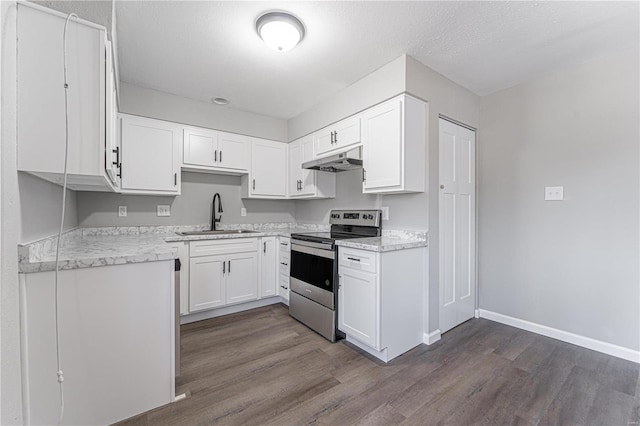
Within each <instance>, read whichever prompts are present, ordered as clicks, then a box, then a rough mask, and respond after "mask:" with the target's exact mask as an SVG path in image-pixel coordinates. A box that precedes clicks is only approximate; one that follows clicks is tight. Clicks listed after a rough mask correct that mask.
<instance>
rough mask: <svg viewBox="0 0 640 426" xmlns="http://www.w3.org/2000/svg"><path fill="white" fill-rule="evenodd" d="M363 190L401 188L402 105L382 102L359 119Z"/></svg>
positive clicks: (400, 103)
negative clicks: (360, 126)
mask: <svg viewBox="0 0 640 426" xmlns="http://www.w3.org/2000/svg"><path fill="white" fill-rule="evenodd" d="M362 127H363V131H362V133H363V137H362V141H363V142H362V153H363V164H364V173H365V175H364V176H365V180H364V182H363V188H364V190H371V189H379V188H387V187H398V186H401V185H402V158H403V152H402V149H403V146H402V101H401V100H399V99H396V100H393V101H391V102H386V103H384V104H382V105H379V106H377V107H374V108H371V109H370V110H367V111H366V112H365V113H364V114H363V115H362Z"/></svg>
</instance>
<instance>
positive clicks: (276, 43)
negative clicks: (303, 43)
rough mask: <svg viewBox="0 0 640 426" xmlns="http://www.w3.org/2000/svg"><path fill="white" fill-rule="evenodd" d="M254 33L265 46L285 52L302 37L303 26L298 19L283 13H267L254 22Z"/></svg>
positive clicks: (294, 45)
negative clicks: (256, 33)
mask: <svg viewBox="0 0 640 426" xmlns="http://www.w3.org/2000/svg"><path fill="white" fill-rule="evenodd" d="M256 31H257V32H258V35H259V36H260V38H262V40H263V41H264V42H265V44H266V45H267V46H269V47H270V48H272V49H273V50H275V51H277V52H287V51H289V50H291V49H293V48H294V47H296V45H297V44H298V43H300V40H302V38H303V37H304V26H303V25H302V22H300V20H299V19H298V18H296V17H295V16H293V15H290V14H288V13H285V12H268V13H265V14H264V15H262V16H260V17H259V18H258V20H257V21H256Z"/></svg>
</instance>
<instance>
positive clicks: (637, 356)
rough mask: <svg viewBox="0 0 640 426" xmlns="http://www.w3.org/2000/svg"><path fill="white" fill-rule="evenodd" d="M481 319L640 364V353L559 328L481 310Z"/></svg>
mask: <svg viewBox="0 0 640 426" xmlns="http://www.w3.org/2000/svg"><path fill="white" fill-rule="evenodd" d="M479 313H480V317H481V318H486V319H488V320H491V321H495V322H499V323H502V324H506V325H510V326H512V327H516V328H520V329H522V330H527V331H531V332H532V333H537V334H541V335H543V336H547V337H551V338H553V339H557V340H562V341H563V342H567V343H571V344H573V345H577V346H582V347H583V348H587V349H592V350H594V351H598V352H602V353H605V354H607V355H611V356H615V357H617V358H622V359H626V360H628V361H632V362H637V363H640V351H635V350H633V349H629V348H625V347H622V346H618V345H614V344H612V343H607V342H603V341H601V340H596V339H592V338H590V337H586V336H581V335H579V334H574V333H570V332H568V331H564V330H558V329H557V328H552V327H548V326H546V325H542V324H537V323H534V322H530V321H526V320H522V319H519V318H514V317H510V316H507V315H503V314H498V313H496V312H491V311H487V310H484V309H479Z"/></svg>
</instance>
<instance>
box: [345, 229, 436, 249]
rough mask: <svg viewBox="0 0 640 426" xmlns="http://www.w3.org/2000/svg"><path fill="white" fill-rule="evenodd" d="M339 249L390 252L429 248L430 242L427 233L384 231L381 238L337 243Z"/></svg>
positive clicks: (355, 239) (357, 239)
mask: <svg viewBox="0 0 640 426" xmlns="http://www.w3.org/2000/svg"><path fill="white" fill-rule="evenodd" d="M336 245H337V246H338V247H349V248H355V249H360V250H367V251H375V252H388V251H395V250H406V249H412V248H417V247H427V246H428V245H429V240H428V238H427V233H426V231H395V230H384V229H383V230H382V236H381V237H374V238H354V239H347V240H338V241H336Z"/></svg>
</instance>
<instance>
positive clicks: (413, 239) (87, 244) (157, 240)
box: [18, 223, 427, 273]
mask: <svg viewBox="0 0 640 426" xmlns="http://www.w3.org/2000/svg"><path fill="white" fill-rule="evenodd" d="M221 228H222V229H223V230H237V229H244V230H251V231H255V232H252V233H250V234H224V235H192V236H184V235H178V234H177V232H185V231H199V230H206V229H208V225H193V226H132V227H104V228H82V229H73V230H69V231H67V232H65V233H64V234H63V236H62V243H61V251H60V269H61V270H69V269H79V268H91V267H99V266H108V265H121V264H126V263H140V262H156V261H163V260H171V259H175V258H177V256H178V253H177V249H176V248H175V247H174V246H172V245H170V244H167V243H171V242H189V241H199V240H219V239H234V238H258V237H264V236H284V237H290V236H291V234H292V233H304V232H318V231H327V230H328V229H329V226H328V225H324V224H297V223H269V224H234V225H229V224H225V225H224V226H222V227H221ZM56 241H57V237H50V238H45V239H42V240H39V241H36V242H34V243H31V244H26V245H21V246H19V247H18V257H19V271H20V272H21V273H32V272H46V271H52V270H54V269H55V246H56ZM337 245H339V246H344V247H352V248H360V249H363V250H370V251H380V252H384V251H393V250H402V249H408V248H414V247H424V246H426V245H427V233H426V231H396V230H383V233H382V237H378V238H360V239H354V240H341V241H338V242H337Z"/></svg>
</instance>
